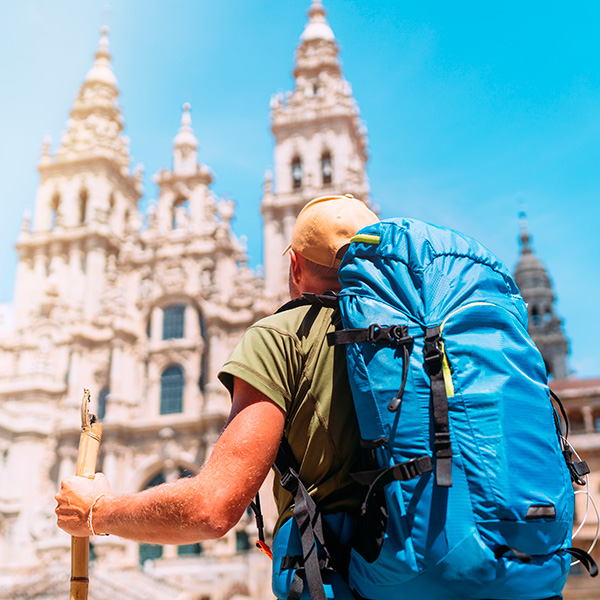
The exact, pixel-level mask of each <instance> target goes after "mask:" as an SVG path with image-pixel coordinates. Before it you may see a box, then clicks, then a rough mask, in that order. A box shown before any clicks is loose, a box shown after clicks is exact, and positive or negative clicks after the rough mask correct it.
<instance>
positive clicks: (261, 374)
mask: <svg viewBox="0 0 600 600" xmlns="http://www.w3.org/2000/svg"><path fill="white" fill-rule="evenodd" d="M340 326H341V323H340V316H339V311H337V310H334V309H332V308H323V307H321V308H319V307H317V306H300V307H296V308H292V309H289V310H284V311H282V312H280V313H277V314H274V315H271V316H270V317H267V318H265V319H262V320H260V321H258V322H257V323H256V324H254V325H252V326H251V327H250V328H249V329H248V330H247V331H246V332H245V334H244V336H243V338H242V340H241V341H240V343H239V344H238V346H237V347H236V348H235V350H234V351H233V353H232V354H231V356H230V357H229V360H228V361H227V362H226V363H225V365H224V366H223V368H222V370H221V372H220V373H219V379H220V380H221V382H222V383H223V384H224V385H225V386H226V387H227V388H228V390H229V392H230V393H231V392H232V390H233V377H234V376H235V377H239V378H240V379H243V380H244V381H246V382H247V383H249V384H250V385H251V386H252V387H254V388H256V389H257V390H258V391H260V392H262V393H263V394H264V395H265V396H267V397H268V398H269V399H270V400H272V401H273V402H274V403H275V404H277V406H279V407H280V408H282V409H283V410H284V411H285V413H286V422H285V432H284V435H285V437H286V439H287V441H288V443H289V445H290V448H291V450H292V453H293V454H294V458H295V459H296V462H297V463H298V465H299V466H300V472H299V475H300V479H301V480H302V482H303V483H304V485H305V486H306V488H307V490H308V492H309V494H310V495H311V497H312V498H313V499H314V500H315V502H316V503H317V505H318V506H319V508H320V510H321V511H322V512H323V513H324V514H326V513H333V512H342V511H344V512H354V511H355V510H356V509H357V507H358V506H359V489H358V486H357V484H356V483H355V482H354V481H353V480H352V479H351V478H350V476H349V474H348V473H349V471H350V469H351V468H352V467H353V465H354V462H355V460H356V453H357V449H358V440H359V431H358V422H357V419H356V413H355V412H354V404H353V402H352V395H351V392H350V386H349V384H348V375H347V371H346V356H345V349H344V347H343V346H329V345H328V343H327V339H326V334H327V333H328V332H330V331H334V330H335V329H336V327H338V328H339V327H340ZM273 493H274V495H275V502H276V504H277V509H278V511H279V519H278V522H277V528H278V527H279V526H280V525H281V523H282V522H283V521H285V520H286V519H287V518H289V517H290V516H291V508H292V496H291V494H290V493H289V492H287V491H286V490H284V489H283V488H282V487H281V486H280V485H279V477H277V476H276V478H275V485H274V489H273Z"/></svg>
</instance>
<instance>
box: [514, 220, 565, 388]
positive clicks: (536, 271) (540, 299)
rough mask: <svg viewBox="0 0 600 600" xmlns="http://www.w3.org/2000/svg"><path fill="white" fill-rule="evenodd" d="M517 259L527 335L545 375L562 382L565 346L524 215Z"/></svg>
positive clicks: (552, 296)
mask: <svg viewBox="0 0 600 600" xmlns="http://www.w3.org/2000/svg"><path fill="white" fill-rule="evenodd" d="M520 242H521V256H520V258H519V262H518V263H517V268H516V269H515V273H514V278H515V282H516V284H517V286H518V287H519V290H520V291H521V295H522V296H523V299H524V300H525V302H526V303H527V313H528V316H529V327H528V330H529V335H531V337H532V339H533V341H534V342H535V344H536V346H537V347H538V349H539V350H540V352H541V353H542V357H543V358H544V362H545V363H546V369H547V371H548V375H550V376H552V377H554V379H562V378H564V377H566V376H567V375H568V371H567V354H568V352H569V343H568V342H567V339H566V337H565V334H564V331H563V327H562V320H561V319H560V318H559V317H558V316H557V315H556V314H555V313H554V302H555V296H554V291H553V289H552V283H551V281H550V277H549V276H548V272H547V271H546V269H545V268H544V266H543V265H542V263H541V262H540V260H539V258H538V257H537V256H536V255H535V254H534V252H533V249H532V247H531V236H530V234H529V230H528V227H527V220H526V218H525V214H524V213H521V235H520Z"/></svg>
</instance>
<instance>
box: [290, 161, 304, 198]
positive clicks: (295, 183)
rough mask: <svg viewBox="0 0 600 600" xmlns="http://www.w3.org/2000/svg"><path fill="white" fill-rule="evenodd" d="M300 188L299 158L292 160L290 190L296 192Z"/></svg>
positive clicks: (300, 168)
mask: <svg viewBox="0 0 600 600" xmlns="http://www.w3.org/2000/svg"><path fill="white" fill-rule="evenodd" d="M301 187H302V160H301V159H300V157H299V156H294V158H293V159H292V188H293V189H294V190H298V189H300V188H301Z"/></svg>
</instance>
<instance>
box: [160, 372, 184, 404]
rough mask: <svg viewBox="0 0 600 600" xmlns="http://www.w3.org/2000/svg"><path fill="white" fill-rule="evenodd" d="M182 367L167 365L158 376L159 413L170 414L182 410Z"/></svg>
mask: <svg viewBox="0 0 600 600" xmlns="http://www.w3.org/2000/svg"><path fill="white" fill-rule="evenodd" d="M183 384H184V380H183V369H182V368H181V367H180V366H179V365H171V366H170V367H167V368H166V369H165V370H164V371H163V374H162V375H161V376H160V414H161V415H171V414H174V413H180V412H181V411H182V410H183Z"/></svg>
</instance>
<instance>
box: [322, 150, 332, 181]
mask: <svg viewBox="0 0 600 600" xmlns="http://www.w3.org/2000/svg"><path fill="white" fill-rule="evenodd" d="M332 180H333V166H332V164H331V152H329V150H325V152H323V154H321V181H322V182H323V185H329V184H330V183H331V182H332Z"/></svg>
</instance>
